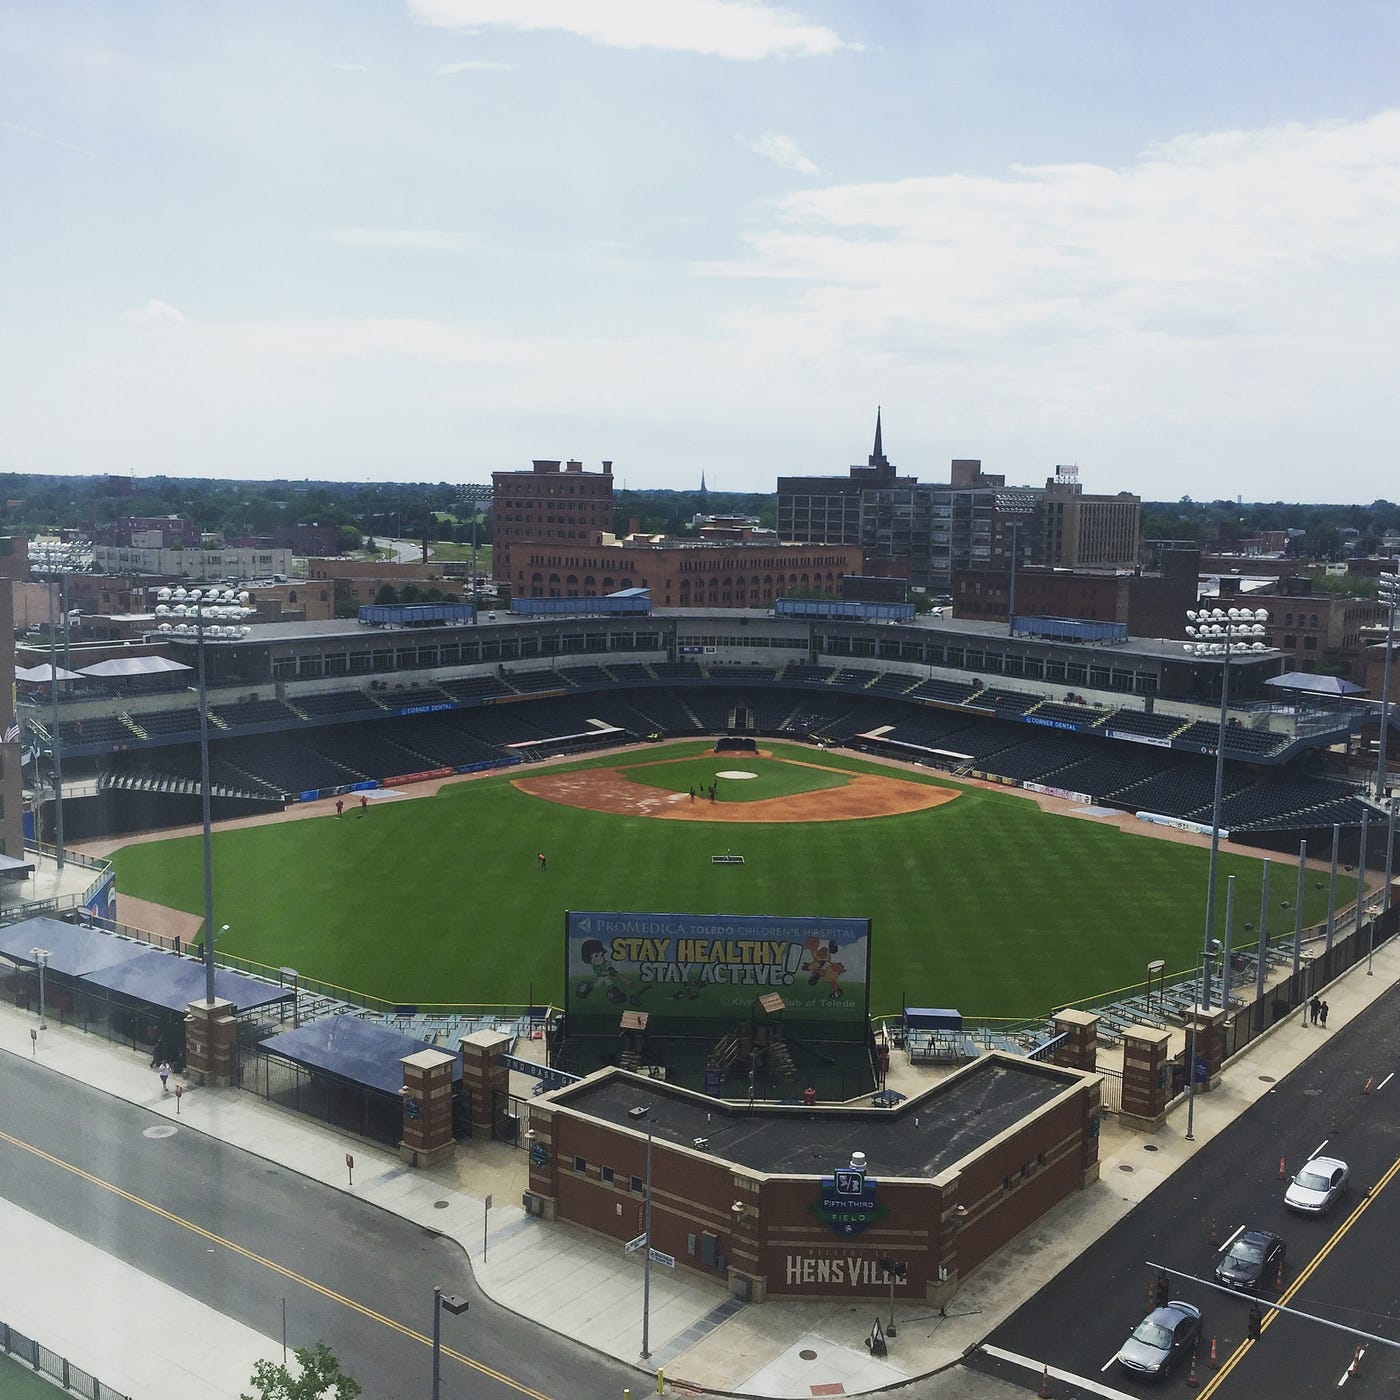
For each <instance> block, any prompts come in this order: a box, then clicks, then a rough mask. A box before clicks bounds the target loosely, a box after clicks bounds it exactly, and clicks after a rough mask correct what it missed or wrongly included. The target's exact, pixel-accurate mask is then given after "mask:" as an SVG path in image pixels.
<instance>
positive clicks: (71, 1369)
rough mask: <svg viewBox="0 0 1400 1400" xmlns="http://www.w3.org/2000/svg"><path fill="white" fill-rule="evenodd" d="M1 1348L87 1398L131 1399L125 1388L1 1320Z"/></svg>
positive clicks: (101, 1399)
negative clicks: (87, 1370)
mask: <svg viewBox="0 0 1400 1400" xmlns="http://www.w3.org/2000/svg"><path fill="white" fill-rule="evenodd" d="M0 1349H3V1350H4V1351H5V1352H6V1353H7V1354H8V1355H10V1356H13V1357H16V1358H18V1359H19V1360H20V1361H23V1362H24V1363H25V1364H26V1365H27V1366H29V1367H30V1368H31V1369H32V1370H34V1371H37V1372H38V1373H39V1374H40V1375H41V1376H47V1377H48V1379H49V1380H51V1381H55V1382H57V1384H59V1385H61V1386H62V1387H63V1388H64V1389H65V1390H67V1391H70V1392H71V1393H72V1394H74V1395H81V1396H84V1397H85V1400H130V1397H129V1396H127V1395H125V1394H123V1393H122V1392H121V1391H119V1390H113V1389H112V1387H111V1386H110V1385H106V1384H104V1383H103V1382H102V1381H100V1380H98V1379H97V1377H96V1376H90V1375H88V1373H87V1372H86V1371H84V1370H82V1368H81V1367H78V1366H75V1365H73V1363H72V1362H71V1361H69V1360H68V1358H67V1357H66V1356H60V1355H59V1354H58V1353H57V1352H56V1351H50V1350H49V1349H48V1347H46V1346H44V1344H43V1343H42V1342H36V1341H35V1340H34V1338H33V1337H26V1336H25V1335H24V1333H23V1332H18V1331H16V1330H15V1329H14V1328H13V1327H11V1326H10V1324H9V1323H8V1322H0Z"/></svg>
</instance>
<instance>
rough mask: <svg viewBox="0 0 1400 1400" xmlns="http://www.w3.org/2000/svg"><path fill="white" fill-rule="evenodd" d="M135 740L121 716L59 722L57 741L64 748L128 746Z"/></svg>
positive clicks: (100, 716) (132, 731) (134, 734)
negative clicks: (76, 746) (75, 746)
mask: <svg viewBox="0 0 1400 1400" xmlns="http://www.w3.org/2000/svg"><path fill="white" fill-rule="evenodd" d="M135 738H136V731H135V730H134V729H132V728H131V727H130V726H129V725H128V724H127V723H126V720H125V719H124V718H123V717H122V716H121V715H94V716H92V717H91V718H89V719H65V720H61V721H60V722H59V726H58V741H59V743H60V744H61V745H63V746H64V747H65V748H68V747H71V746H72V745H74V744H111V745H113V746H114V747H115V746H116V745H118V744H129V743H130V742H131V741H132V740H133V739H135Z"/></svg>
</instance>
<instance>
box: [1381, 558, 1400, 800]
mask: <svg viewBox="0 0 1400 1400" xmlns="http://www.w3.org/2000/svg"><path fill="white" fill-rule="evenodd" d="M1377 596H1378V597H1379V599H1380V601H1381V605H1382V606H1383V607H1384V608H1385V610H1386V624H1385V655H1384V658H1383V663H1382V664H1383V666H1384V670H1383V672H1382V676H1381V737H1380V743H1379V744H1378V745H1377V748H1378V749H1379V752H1378V753H1377V755H1376V801H1377V802H1380V803H1384V802H1385V800H1386V796H1385V789H1386V767H1385V741H1386V738H1387V735H1388V733H1389V730H1390V667H1391V663H1392V661H1393V660H1394V657H1395V609H1396V608H1397V607H1400V574H1382V575H1381V577H1380V588H1379V589H1378V591H1377Z"/></svg>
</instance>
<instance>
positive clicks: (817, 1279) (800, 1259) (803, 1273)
mask: <svg viewBox="0 0 1400 1400" xmlns="http://www.w3.org/2000/svg"><path fill="white" fill-rule="evenodd" d="M783 1276H784V1279H785V1281H786V1283H787V1285H788V1286H789V1287H790V1288H800V1287H801V1286H802V1285H803V1284H821V1283H825V1284H838V1285H839V1284H845V1285H846V1287H848V1288H859V1289H865V1290H867V1291H868V1290H870V1289H873V1288H879V1287H884V1288H888V1287H889V1284H890V1278H889V1275H888V1274H886V1273H885V1271H884V1270H883V1269H881V1267H880V1260H879V1257H878V1256H876V1255H873V1254H871V1255H865V1254H840V1253H837V1252H835V1251H833V1252H832V1253H830V1254H789V1255H788V1256H787V1257H786V1259H785V1260H784V1265H783ZM894 1283H895V1287H896V1288H906V1287H908V1284H909V1280H908V1278H907V1277H906V1278H896V1279H895V1280H894Z"/></svg>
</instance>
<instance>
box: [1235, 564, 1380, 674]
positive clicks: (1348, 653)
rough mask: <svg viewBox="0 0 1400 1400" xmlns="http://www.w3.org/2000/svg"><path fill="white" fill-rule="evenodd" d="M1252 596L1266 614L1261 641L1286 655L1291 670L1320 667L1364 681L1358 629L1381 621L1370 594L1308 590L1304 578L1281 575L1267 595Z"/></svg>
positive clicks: (1362, 644) (1363, 655) (1364, 664)
mask: <svg viewBox="0 0 1400 1400" xmlns="http://www.w3.org/2000/svg"><path fill="white" fill-rule="evenodd" d="M1252 596H1253V600H1254V605H1255V606H1256V607H1262V608H1265V609H1266V610H1267V611H1268V614H1269V621H1268V623H1267V624H1266V626H1267V628H1268V636H1267V637H1266V641H1267V642H1268V644H1269V645H1270V646H1271V647H1276V648H1277V649H1278V650H1279V651H1282V652H1284V653H1285V654H1286V655H1287V656H1288V658H1289V668H1290V669H1291V670H1294V671H1317V670H1325V671H1326V672H1328V673H1329V674H1331V675H1337V676H1344V677H1346V678H1347V679H1349V680H1353V681H1356V682H1357V683H1358V684H1362V685H1364V684H1365V683H1366V668H1367V658H1366V652H1367V646H1366V640H1367V639H1366V637H1365V636H1364V635H1363V634H1364V629H1365V628H1367V627H1372V626H1375V625H1376V624H1377V623H1383V622H1384V621H1385V608H1384V607H1382V606H1381V604H1380V603H1378V602H1376V601H1375V600H1374V599H1373V598H1346V597H1342V596H1340V595H1338V594H1335V593H1314V592H1313V585H1312V580H1311V579H1307V578H1282V579H1280V580H1279V582H1278V587H1277V590H1276V591H1275V592H1274V593H1273V594H1272V595H1271V596H1268V597H1261V596H1260V595H1259V594H1257V593H1256V594H1254V595H1252ZM1379 693H1380V692H1379V691H1377V692H1376V694H1377V695H1379Z"/></svg>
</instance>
